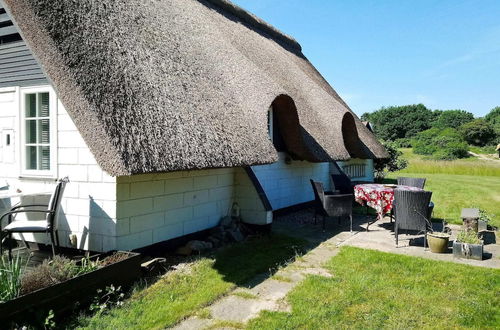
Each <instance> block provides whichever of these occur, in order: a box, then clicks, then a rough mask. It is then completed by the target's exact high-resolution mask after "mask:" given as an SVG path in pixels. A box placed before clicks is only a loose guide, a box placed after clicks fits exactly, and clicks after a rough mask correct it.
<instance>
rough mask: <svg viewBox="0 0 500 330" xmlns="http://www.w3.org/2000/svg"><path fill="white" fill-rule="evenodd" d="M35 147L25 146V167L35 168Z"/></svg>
mask: <svg viewBox="0 0 500 330" xmlns="http://www.w3.org/2000/svg"><path fill="white" fill-rule="evenodd" d="M36 163H37V159H36V147H33V146H29V147H26V169H27V170H36Z"/></svg>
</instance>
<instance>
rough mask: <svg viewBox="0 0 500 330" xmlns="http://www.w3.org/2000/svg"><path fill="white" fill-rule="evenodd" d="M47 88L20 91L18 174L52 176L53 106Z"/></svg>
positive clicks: (53, 165)
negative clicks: (19, 160)
mask: <svg viewBox="0 0 500 330" xmlns="http://www.w3.org/2000/svg"><path fill="white" fill-rule="evenodd" d="M55 104H56V102H55V94H54V93H53V92H52V91H51V90H50V88H37V89H22V90H21V116H20V118H21V141H22V143H21V159H22V162H21V166H22V168H21V173H22V174H23V175H28V176H43V177H54V176H55V167H56V166H55V155H56V144H55V140H56V138H55V137H56V136H55V132H56V128H55V122H56V120H55V119H56V107H55Z"/></svg>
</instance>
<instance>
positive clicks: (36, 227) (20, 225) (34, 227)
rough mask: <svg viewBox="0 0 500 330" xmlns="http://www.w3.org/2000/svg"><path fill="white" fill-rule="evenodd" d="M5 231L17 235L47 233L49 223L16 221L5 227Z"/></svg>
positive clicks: (43, 221)
mask: <svg viewBox="0 0 500 330" xmlns="http://www.w3.org/2000/svg"><path fill="white" fill-rule="evenodd" d="M3 230H4V231H8V232H16V233H29V232H44V231H47V221H46V220H36V221H28V220H16V221H13V222H11V223H10V224H8V225H7V226H5V228H4V229H3Z"/></svg>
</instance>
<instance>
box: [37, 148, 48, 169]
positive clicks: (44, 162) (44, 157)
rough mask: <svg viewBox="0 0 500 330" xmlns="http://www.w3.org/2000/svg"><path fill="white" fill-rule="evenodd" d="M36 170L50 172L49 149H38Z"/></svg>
mask: <svg viewBox="0 0 500 330" xmlns="http://www.w3.org/2000/svg"><path fill="white" fill-rule="evenodd" d="M38 156H39V157H40V159H39V162H38V169H39V170H42V171H48V170H50V147H48V146H45V147H38Z"/></svg>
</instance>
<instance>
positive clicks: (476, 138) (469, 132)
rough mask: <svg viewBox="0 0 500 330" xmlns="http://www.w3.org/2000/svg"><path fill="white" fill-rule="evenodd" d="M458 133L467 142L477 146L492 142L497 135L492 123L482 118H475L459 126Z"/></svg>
mask: <svg viewBox="0 0 500 330" xmlns="http://www.w3.org/2000/svg"><path fill="white" fill-rule="evenodd" d="M460 133H461V134H462V136H463V137H464V139H465V141H467V142H468V143H469V144H472V145H475V146H479V147H484V146H485V145H488V144H490V143H492V142H494V140H495V138H496V136H497V135H496V133H495V129H494V128H493V125H491V124H490V123H489V122H487V121H486V120H484V119H475V120H474V121H471V122H470V123H466V124H464V125H462V126H460Z"/></svg>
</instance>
